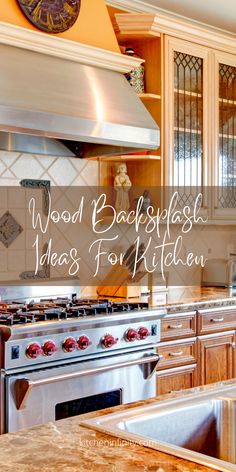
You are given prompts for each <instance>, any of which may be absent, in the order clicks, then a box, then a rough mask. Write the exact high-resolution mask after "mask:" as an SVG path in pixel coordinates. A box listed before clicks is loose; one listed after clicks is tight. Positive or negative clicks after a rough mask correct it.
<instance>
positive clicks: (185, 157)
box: [174, 51, 203, 204]
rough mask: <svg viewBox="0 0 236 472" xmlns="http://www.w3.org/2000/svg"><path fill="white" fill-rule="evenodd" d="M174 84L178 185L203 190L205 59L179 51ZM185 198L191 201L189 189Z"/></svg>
mask: <svg viewBox="0 0 236 472" xmlns="http://www.w3.org/2000/svg"><path fill="white" fill-rule="evenodd" d="M174 86H175V89H174V108H175V123H174V127H175V128H174V131H175V133H174V185H175V187H177V188H179V187H182V190H181V193H182V192H184V191H183V188H185V187H195V190H194V193H196V191H197V192H200V191H201V190H202V152H203V146H202V133H203V104H202V103H203V97H202V91H203V60H202V59H201V58H199V57H195V56H192V55H189V54H184V53H182V52H177V51H175V53H174ZM186 197H187V198H186ZM184 200H186V204H188V203H191V200H192V198H191V196H190V195H189V188H188V192H187V194H186V196H185V197H184Z"/></svg>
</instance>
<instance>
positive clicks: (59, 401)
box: [5, 349, 159, 432]
mask: <svg viewBox="0 0 236 472" xmlns="http://www.w3.org/2000/svg"><path fill="white" fill-rule="evenodd" d="M158 360H159V357H158V355H156V354H155V351H154V349H149V350H147V351H145V352H144V351H141V352H140V351H139V352H136V353H133V354H130V353H129V354H122V355H116V356H109V357H105V358H102V359H101V358H100V359H97V360H92V361H85V362H79V363H76V364H69V365H67V366H64V367H51V368H47V369H41V370H39V371H37V372H34V373H32V372H31V373H19V374H14V375H7V376H6V379H5V380H6V431H7V432H12V431H17V430H19V429H22V428H28V427H30V426H34V425H37V424H42V423H46V422H49V421H55V420H58V419H61V418H67V417H69V416H75V415H79V414H82V413H86V412H89V411H95V410H99V409H102V408H106V407H110V406H115V405H119V404H122V403H129V402H133V401H137V400H143V399H145V398H150V397H153V396H155V393H156V391H155V376H153V373H154V371H155V367H156V364H157V362H158Z"/></svg>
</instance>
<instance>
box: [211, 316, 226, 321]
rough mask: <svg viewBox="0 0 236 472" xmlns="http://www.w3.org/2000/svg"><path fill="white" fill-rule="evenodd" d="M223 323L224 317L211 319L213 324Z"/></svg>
mask: <svg viewBox="0 0 236 472" xmlns="http://www.w3.org/2000/svg"><path fill="white" fill-rule="evenodd" d="M222 321H224V317H223V316H222V317H221V318H212V319H211V322H212V323H221V322H222Z"/></svg>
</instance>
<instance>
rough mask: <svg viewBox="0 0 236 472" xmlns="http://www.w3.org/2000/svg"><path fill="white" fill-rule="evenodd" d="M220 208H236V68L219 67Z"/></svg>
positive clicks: (224, 65) (223, 65)
mask: <svg viewBox="0 0 236 472" xmlns="http://www.w3.org/2000/svg"><path fill="white" fill-rule="evenodd" d="M219 133H220V135H219V168H218V176H219V180H218V185H219V193H218V206H219V207H220V208H235V207H236V67H233V66H229V65H226V64H220V65H219Z"/></svg>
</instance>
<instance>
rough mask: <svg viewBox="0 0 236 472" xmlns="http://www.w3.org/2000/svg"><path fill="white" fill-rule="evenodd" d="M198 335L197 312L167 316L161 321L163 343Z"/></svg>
mask: <svg viewBox="0 0 236 472" xmlns="http://www.w3.org/2000/svg"><path fill="white" fill-rule="evenodd" d="M195 335H196V312H195V311H194V312H186V313H178V314H175V315H166V316H165V317H164V318H163V319H162V321H161V341H168V340H172V339H180V338H189V337H190V336H195Z"/></svg>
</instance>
